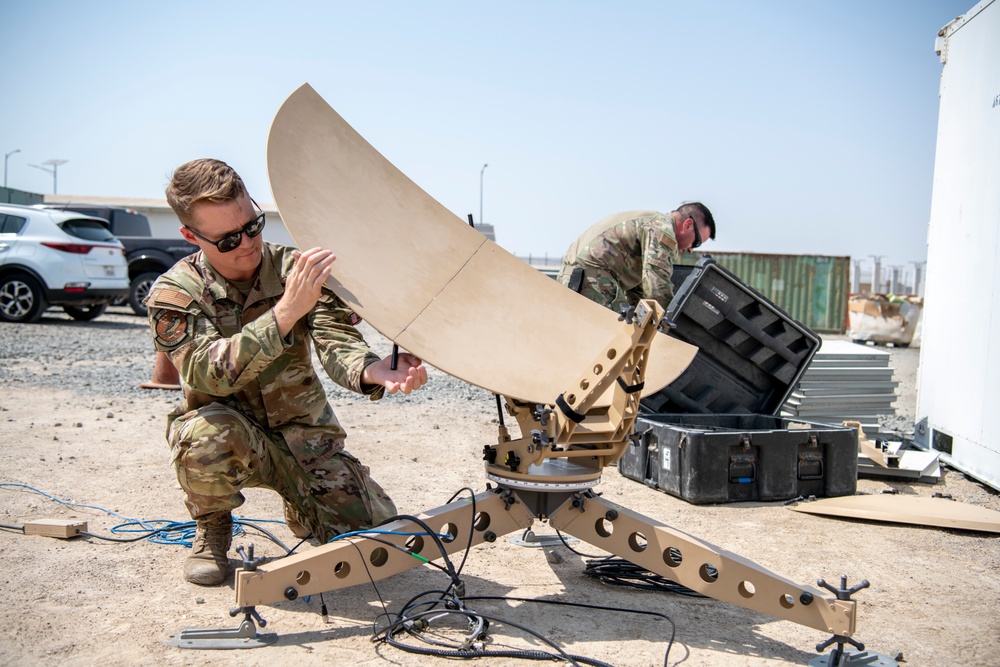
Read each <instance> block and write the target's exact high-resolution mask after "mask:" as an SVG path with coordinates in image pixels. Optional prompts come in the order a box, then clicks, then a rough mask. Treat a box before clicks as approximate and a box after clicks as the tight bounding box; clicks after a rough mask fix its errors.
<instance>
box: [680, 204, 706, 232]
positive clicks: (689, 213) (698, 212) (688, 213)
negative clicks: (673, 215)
mask: <svg viewBox="0 0 1000 667" xmlns="http://www.w3.org/2000/svg"><path fill="white" fill-rule="evenodd" d="M677 212H678V213H680V214H681V215H682V216H684V217H683V218H681V219H682V220H687V219H688V218H694V221H695V222H701V223H703V224H704V225H705V226H707V227H708V229H709V230H710V231H711V232H712V234H711V237H710V238H712V239H714V238H715V218H713V217H712V212H711V211H709V210H708V207H707V206H705V205H704V204H702V203H701V202H697V201H688V202H684V203H683V204H681V205H680V206H678V207H677Z"/></svg>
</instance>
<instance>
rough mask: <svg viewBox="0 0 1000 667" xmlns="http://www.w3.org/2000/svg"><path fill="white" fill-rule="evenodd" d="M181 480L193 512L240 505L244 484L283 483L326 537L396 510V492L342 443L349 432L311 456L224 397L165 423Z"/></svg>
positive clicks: (282, 490)
mask: <svg viewBox="0 0 1000 667" xmlns="http://www.w3.org/2000/svg"><path fill="white" fill-rule="evenodd" d="M167 441H168V442H169V443H170V450H171V458H172V461H173V464H174V468H175V470H176V471H177V481H178V482H179V483H180V485H181V488H182V489H183V490H184V493H185V494H186V497H185V500H184V502H185V504H186V505H187V508H188V511H189V512H190V513H191V516H192V518H195V519H197V518H198V517H201V516H205V515H206V514H211V513H213V512H220V511H227V510H233V509H236V508H237V507H240V506H241V505H242V504H243V502H244V500H245V498H244V497H243V494H242V493H240V490H241V489H243V488H246V487H265V488H269V489H273V490H274V491H277V492H278V493H279V494H280V495H281V497H282V498H284V499H285V501H287V502H288V503H289V504H290V505H291V506H292V507H294V508H295V509H296V510H297V511H298V514H299V520H300V521H301V523H302V525H303V526H305V527H306V528H308V529H309V530H311V531H312V532H313V535H314V536H315V537H316V538H317V539H319V540H321V541H323V542H325V541H327V540H329V539H330V538H331V537H333V536H335V535H338V534H340V533H345V532H348V531H352V530H358V529H360V528H370V527H372V526H373V525H377V524H379V523H381V522H382V521H384V520H386V519H388V518H389V517H391V516H394V515H395V514H396V506H395V505H394V504H393V502H392V500H391V499H390V498H389V496H388V495H387V494H386V492H385V491H384V490H383V489H382V487H381V486H379V485H378V483H377V482H375V480H373V479H372V478H371V477H370V476H369V474H368V473H369V470H368V467H367V466H364V465H362V464H361V462H360V461H358V459H356V458H355V457H354V456H352V455H351V454H349V453H347V452H346V451H343V437H342V436H341V437H340V438H339V439H338V440H336V441H333V442H332V443H331V442H329V441H326V442H325V446H324V450H325V451H323V452H321V453H319V455H317V451H316V450H315V448H314V449H313V450H312V451H310V455H309V456H308V457H305V456H301V455H300V456H299V457H296V456H295V454H294V453H293V452H292V451H291V450H290V449H289V447H288V445H287V443H286V442H285V439H284V438H283V437H282V436H281V434H280V433H275V432H273V431H270V432H269V431H265V430H264V429H262V428H261V427H260V426H259V425H257V424H256V423H254V422H253V421H251V420H249V419H247V418H246V417H245V416H243V415H242V414H240V413H239V412H237V411H236V410H233V409H231V408H228V407H226V406H224V405H222V404H219V403H212V404H210V405H207V406H205V407H202V408H199V409H198V410H192V411H190V412H187V413H185V414H183V415H180V416H178V417H177V418H176V419H174V420H173V421H172V422H171V423H170V425H169V426H168V428H167Z"/></svg>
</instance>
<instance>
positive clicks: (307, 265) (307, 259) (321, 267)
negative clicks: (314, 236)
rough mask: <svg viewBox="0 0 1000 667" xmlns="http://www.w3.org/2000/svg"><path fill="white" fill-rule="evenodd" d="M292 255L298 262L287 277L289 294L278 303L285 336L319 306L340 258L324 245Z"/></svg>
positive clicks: (276, 311)
mask: <svg viewBox="0 0 1000 667" xmlns="http://www.w3.org/2000/svg"><path fill="white" fill-rule="evenodd" d="M292 256H293V257H294V260H295V264H294V265H293V266H292V270H291V271H290V272H289V273H288V278H287V279H286V280H285V293H284V294H283V295H282V296H281V299H279V300H278V303H277V304H275V306H274V318H275V320H277V322H278V331H279V332H280V333H281V337H282V338H284V337H285V336H287V335H288V332H290V331H291V330H292V327H294V326H295V323H296V322H298V321H299V320H300V319H302V318H303V317H305V315H306V314H307V313H308V312H309V311H310V310H312V308H313V306H315V305H316V302H317V301H318V300H319V297H320V295H321V294H322V289H323V284H324V283H325V282H326V279H327V278H329V277H330V271H331V270H332V267H333V262H334V260H336V259H337V256H336V255H334V254H333V252H332V251H330V250H325V249H323V248H310V249H309V250H306V251H305V252H302V253H294V254H293V255H292Z"/></svg>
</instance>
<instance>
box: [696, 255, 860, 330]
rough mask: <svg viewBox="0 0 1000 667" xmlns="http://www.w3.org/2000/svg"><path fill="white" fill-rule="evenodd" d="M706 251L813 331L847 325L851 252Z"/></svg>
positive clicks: (845, 326)
mask: <svg viewBox="0 0 1000 667" xmlns="http://www.w3.org/2000/svg"><path fill="white" fill-rule="evenodd" d="M710 254H711V257H712V259H714V260H715V261H717V262H718V263H719V264H721V265H722V266H724V267H725V268H727V269H729V270H730V271H732V272H733V273H735V274H736V275H737V276H739V278H740V280H742V281H743V282H744V283H746V284H747V285H749V286H750V287H753V288H754V289H755V290H757V291H758V292H760V293H761V294H763V295H764V296H766V297H767V298H768V299H770V300H771V301H773V302H774V303H775V305H777V306H778V307H779V308H781V309H783V310H784V311H785V312H787V313H788V314H789V315H791V316H792V318H794V319H796V320H798V321H799V322H801V323H802V324H804V325H806V326H807V327H809V328H810V329H812V330H813V331H818V332H821V333H844V332H845V331H846V330H847V325H848V321H847V297H848V294H849V291H850V279H851V258H850V257H834V256H828V255H771V254H764V253H726V252H719V253H714V252H713V253H710ZM697 259H698V255H693V254H690V253H685V254H684V255H682V256H681V264H694V263H695V261H696V260H697Z"/></svg>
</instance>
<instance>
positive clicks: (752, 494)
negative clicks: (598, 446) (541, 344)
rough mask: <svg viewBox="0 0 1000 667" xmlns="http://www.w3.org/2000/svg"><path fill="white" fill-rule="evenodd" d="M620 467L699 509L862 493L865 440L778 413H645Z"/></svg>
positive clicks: (849, 430) (844, 430)
mask: <svg viewBox="0 0 1000 667" xmlns="http://www.w3.org/2000/svg"><path fill="white" fill-rule="evenodd" d="M636 431H637V432H638V433H639V434H640V437H639V438H638V440H637V441H636V442H634V443H633V444H630V445H629V447H628V449H627V450H626V452H625V455H624V456H623V457H622V458H621V460H620V461H619V462H618V469H619V471H620V472H621V473H622V475H624V476H625V477H628V478H630V479H634V480H637V481H640V482H643V483H645V484H647V485H649V486H651V487H653V488H655V489H659V490H661V491H665V492H666V493H669V494H671V495H674V496H677V497H679V498H683V499H684V500H687V501H688V502H691V503H694V504H705V503H728V502H738V501H749V500H787V499H790V498H796V497H798V496H803V497H808V496H816V497H832V496H846V495H854V493H855V492H856V491H857V479H858V474H857V462H858V435H857V431H855V430H854V429H852V428H848V427H846V426H832V425H827V424H816V423H812V422H796V421H790V420H788V419H782V418H780V417H774V416H771V415H747V414H743V415H704V414H698V415H678V414H672V415H645V416H642V417H640V418H639V419H638V420H637V424H636Z"/></svg>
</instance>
